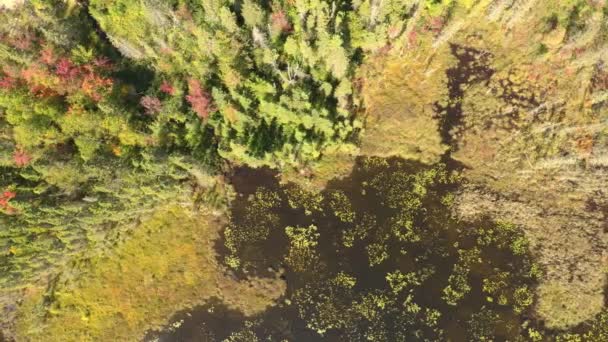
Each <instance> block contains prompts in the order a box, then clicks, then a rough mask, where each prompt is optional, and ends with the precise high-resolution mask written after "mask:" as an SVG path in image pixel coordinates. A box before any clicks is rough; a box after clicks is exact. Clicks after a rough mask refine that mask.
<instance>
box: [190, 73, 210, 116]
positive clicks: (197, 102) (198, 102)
mask: <svg viewBox="0 0 608 342" xmlns="http://www.w3.org/2000/svg"><path fill="white" fill-rule="evenodd" d="M186 101H188V103H190V106H191V107H192V110H193V111H194V112H195V113H196V114H197V115H198V117H199V118H201V119H206V118H208V117H209V114H210V113H211V112H213V111H214V110H215V109H214V107H213V104H212V103H211V95H209V93H208V92H206V91H205V90H203V88H202V87H201V83H200V82H199V81H198V80H196V79H193V78H191V79H189V80H188V95H186Z"/></svg>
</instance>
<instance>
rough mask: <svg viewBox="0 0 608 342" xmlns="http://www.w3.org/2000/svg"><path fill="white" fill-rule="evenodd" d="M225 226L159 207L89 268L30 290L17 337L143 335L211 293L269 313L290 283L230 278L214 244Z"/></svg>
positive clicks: (247, 311) (129, 338) (127, 337)
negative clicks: (50, 288)
mask: <svg viewBox="0 0 608 342" xmlns="http://www.w3.org/2000/svg"><path fill="white" fill-rule="evenodd" d="M222 224H223V220H222V219H221V218H218V217H215V216H213V215H211V214H210V213H206V212H193V210H192V208H190V207H188V208H182V207H180V206H178V205H173V206H169V207H165V208H162V209H159V210H158V211H157V212H156V213H155V214H154V215H153V216H152V217H150V218H149V219H147V220H145V221H143V222H142V223H141V224H140V225H139V226H138V227H137V229H135V230H134V232H133V234H132V236H130V237H129V238H128V239H127V240H126V242H124V243H122V244H120V245H119V246H117V247H116V249H115V250H113V251H111V252H110V253H108V255H106V256H104V257H100V258H97V259H94V260H91V262H90V265H89V266H87V267H84V268H86V271H85V272H84V273H83V274H81V275H79V276H78V277H75V278H72V279H70V278H69V277H64V278H65V279H63V278H62V279H61V280H60V283H59V284H58V285H57V286H56V288H55V290H54V291H52V292H51V291H49V293H47V291H46V290H45V289H43V288H39V287H31V288H29V289H27V291H26V293H27V294H26V299H25V300H24V303H23V304H22V305H21V307H20V308H19V314H18V320H17V326H16V328H17V331H16V332H17V338H18V340H19V341H45V342H46V341H49V342H51V341H61V342H64V341H79V342H81V341H137V340H139V339H140V338H141V337H142V335H143V334H144V332H145V331H146V330H147V329H149V328H153V327H159V326H160V325H162V324H165V323H166V322H167V321H168V319H169V318H170V316H171V315H172V314H173V313H174V312H176V311H178V310H181V309H184V308H186V307H189V306H192V305H194V304H197V303H201V302H203V301H204V300H205V299H208V298H210V297H212V296H216V297H219V298H222V299H223V300H224V301H225V302H226V303H227V304H228V305H229V306H231V307H233V308H236V309H240V310H241V311H243V312H244V313H245V314H248V315H250V314H254V313H257V312H260V311H263V310H264V309H265V308H266V307H267V306H269V305H271V304H272V302H273V300H274V299H276V298H278V297H279V296H280V295H281V294H282V293H283V291H284V283H283V282H282V281H280V280H279V279H253V280H250V281H241V282H237V281H235V280H233V279H232V278H229V277H227V276H225V275H224V272H223V269H222V268H221V267H220V266H219V265H218V264H217V262H216V258H215V252H214V250H213V245H214V240H215V239H216V238H217V236H218V231H219V229H220V227H221V226H222ZM49 294H51V295H52V297H48V295H49ZM48 299H51V304H50V305H46V304H45V301H46V300H48Z"/></svg>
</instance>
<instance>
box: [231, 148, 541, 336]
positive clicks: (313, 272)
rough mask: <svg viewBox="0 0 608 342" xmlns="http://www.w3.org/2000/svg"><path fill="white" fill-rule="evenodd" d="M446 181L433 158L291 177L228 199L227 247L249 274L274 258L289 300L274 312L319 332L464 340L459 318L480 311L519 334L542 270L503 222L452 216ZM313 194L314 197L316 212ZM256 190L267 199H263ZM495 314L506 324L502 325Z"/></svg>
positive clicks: (490, 327)
mask: <svg viewBox="0 0 608 342" xmlns="http://www.w3.org/2000/svg"><path fill="white" fill-rule="evenodd" d="M453 181H454V179H453V177H452V176H450V175H449V173H448V172H446V170H445V168H444V167H443V166H442V165H437V166H434V167H429V166H423V165H422V164H416V163H413V162H405V161H402V160H398V159H392V160H386V159H380V158H364V159H361V160H359V161H358V163H357V164H356V167H355V169H354V170H353V173H352V174H351V175H350V176H349V177H347V178H346V179H344V180H341V181H337V182H336V183H335V184H334V183H330V185H329V187H328V189H326V190H324V191H322V192H321V193H308V192H307V191H305V190H303V189H301V188H299V189H297V190H294V187H295V185H293V184H292V185H287V186H282V187H276V188H275V189H274V190H272V189H271V188H264V187H261V188H259V189H258V190H257V191H256V193H255V195H254V196H252V197H250V198H243V199H240V200H236V202H234V207H233V215H234V216H233V223H232V224H231V225H230V226H229V228H227V229H226V230H225V232H224V237H225V239H226V240H225V243H226V246H227V247H228V248H229V250H230V253H231V255H230V257H231V258H235V259H238V260H240V261H241V263H240V264H239V265H238V266H237V269H240V270H242V271H244V272H245V273H247V274H256V273H259V274H264V272H265V270H266V267H267V265H284V267H286V270H285V271H286V276H287V279H289V287H290V289H291V290H290V293H291V295H290V297H288V300H289V301H290V302H291V303H292V304H291V305H286V306H285V308H284V310H287V309H288V308H290V307H293V309H295V310H296V312H297V315H296V316H295V317H291V318H290V319H292V320H297V319H299V320H302V322H305V324H306V326H307V327H308V328H309V329H311V330H313V331H316V332H317V334H319V335H320V336H326V335H328V334H329V335H331V336H341V338H342V339H348V340H369V339H372V340H402V339H410V338H418V339H430V340H433V339H443V338H450V337H451V336H459V335H458V334H465V335H467V336H469V337H470V338H474V337H475V336H474V335H471V334H472V333H471V331H473V330H474V329H472V327H471V324H473V323H463V322H477V321H476V318H475V317H476V316H475V315H478V314H487V315H491V317H493V318H492V319H491V320H488V321H487V322H486V323H484V324H486V327H485V328H484V329H486V332H485V333H484V334H486V336H488V338H490V337H491V338H498V337H502V338H514V337H515V336H519V335H520V334H524V333H525V332H524V331H523V330H522V329H521V328H519V325H520V324H521V323H523V321H524V320H525V319H524V318H523V316H520V315H522V314H523V313H525V312H529V310H530V309H531V307H532V304H533V298H534V297H533V289H534V286H535V282H536V280H537V279H538V277H539V276H541V272H540V271H539V269H538V267H537V266H536V265H535V264H534V263H533V261H532V259H531V257H530V255H529V250H528V248H529V246H528V242H527V240H526V238H525V237H524V235H523V232H522V231H521V230H520V229H519V228H518V227H516V226H515V225H512V224H508V223H502V222H498V223H494V222H491V221H484V222H476V223H467V222H458V221H455V220H453V219H452V218H451V216H450V211H449V208H447V207H445V206H444V205H443V204H442V202H441V199H442V197H443V196H444V194H445V193H447V192H449V191H450V189H451V186H452V185H453ZM277 186H278V185H277ZM237 191H238V188H237ZM270 194H272V195H270ZM295 196H301V197H302V199H303V200H302V201H297V200H295V199H294V197H295ZM311 197H312V198H315V199H319V201H316V202H315V203H316V205H315V210H310V209H309V208H310V207H309V206H307V204H308V203H310V198H311ZM262 198H272V200H265V201H263V203H264V204H265V205H264V207H261V206H260V199H262ZM297 203H301V204H302V205H301V206H299V205H296V204H297ZM252 208H255V209H252ZM251 212H255V213H257V215H252V214H251ZM267 217H272V218H273V220H272V224H270V225H269V224H267V223H268V221H267V220H266V218H267ZM259 220H261V221H259ZM258 226H263V227H266V228H267V229H266V230H265V231H264V232H265V234H264V239H258V238H257V237H255V236H251V235H250V234H249V233H248V231H249V230H250V229H251V227H258ZM281 227H284V229H281ZM235 234H236V235H235ZM270 246H272V247H270ZM251 249H254V250H256V253H254V254H251V253H249V252H248V251H249V250H251ZM366 259H367V260H366ZM275 267H277V266H275ZM404 307H405V311H404V309H403V308H404ZM286 314H287V313H286ZM264 317H265V316H264V315H261V318H260V319H261V320H262V323H261V324H262V326H264V327H265V329H270V330H272V329H273V328H272V327H273V323H272V318H271V317H270V316H269V317H268V320H269V321H264V319H265V318H264ZM518 317H519V318H518ZM518 320H519V323H516V322H518ZM503 321H513V322H514V323H513V325H510V328H509V329H507V330H506V331H505V330H504V327H503V326H502V323H501V322H503ZM475 324H476V323H475ZM292 333H293V334H296V338H297V332H292ZM319 338H320V337H319Z"/></svg>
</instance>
